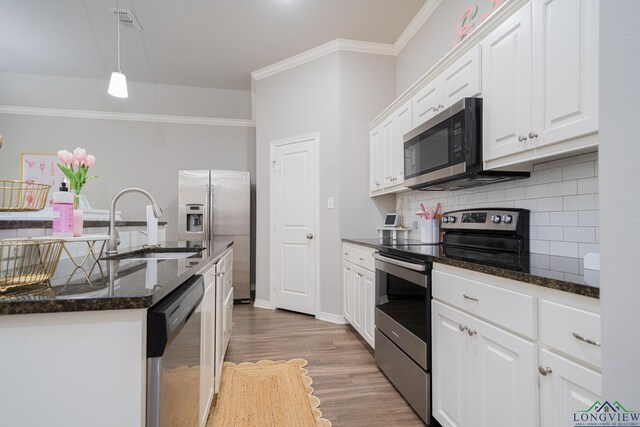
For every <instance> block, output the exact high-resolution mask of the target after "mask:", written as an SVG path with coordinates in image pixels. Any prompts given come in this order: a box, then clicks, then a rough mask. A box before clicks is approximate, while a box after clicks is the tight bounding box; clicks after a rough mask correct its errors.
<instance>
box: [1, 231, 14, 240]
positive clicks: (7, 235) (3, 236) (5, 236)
mask: <svg viewBox="0 0 640 427" xmlns="http://www.w3.org/2000/svg"><path fill="white" fill-rule="evenodd" d="M16 237H18V233H17V230H0V240H2V239H14V238H16Z"/></svg>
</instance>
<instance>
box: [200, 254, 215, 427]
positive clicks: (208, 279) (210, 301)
mask: <svg viewBox="0 0 640 427" xmlns="http://www.w3.org/2000/svg"><path fill="white" fill-rule="evenodd" d="M215 271H216V267H215V265H213V266H211V268H209V270H207V271H206V272H204V273H203V276H204V280H205V290H204V297H203V298H202V307H201V320H202V339H201V341H202V342H201V346H200V418H199V419H200V425H201V426H205V425H206V423H207V415H208V414H209V408H210V407H211V402H212V401H213V395H214V376H215V322H216V287H215Z"/></svg>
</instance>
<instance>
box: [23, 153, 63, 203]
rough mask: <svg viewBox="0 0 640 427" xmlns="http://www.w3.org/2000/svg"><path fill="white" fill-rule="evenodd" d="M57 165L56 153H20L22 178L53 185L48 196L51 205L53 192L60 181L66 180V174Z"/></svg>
mask: <svg viewBox="0 0 640 427" xmlns="http://www.w3.org/2000/svg"><path fill="white" fill-rule="evenodd" d="M57 165H58V156H57V155H56V154H36V153H22V154H20V180H22V181H33V182H37V183H39V184H48V185H50V186H51V188H50V189H49V196H48V197H47V206H51V203H52V202H53V192H54V191H58V187H60V183H61V182H62V181H64V180H65V176H64V174H63V173H62V171H61V170H60V168H58V166H57Z"/></svg>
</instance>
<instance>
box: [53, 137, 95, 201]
mask: <svg viewBox="0 0 640 427" xmlns="http://www.w3.org/2000/svg"><path fill="white" fill-rule="evenodd" d="M58 160H60V162H61V163H59V164H58V167H59V168H60V170H61V171H62V173H64V176H66V177H67V179H68V180H69V187H70V188H71V191H73V192H74V193H75V197H74V207H75V208H76V209H78V196H79V195H80V190H82V187H83V186H84V185H85V184H86V183H87V179H89V178H97V176H88V175H87V172H88V171H89V168H90V167H91V166H93V165H94V164H95V163H96V157H95V156H93V155H91V154H87V150H85V149H84V148H80V147H78V148H76V149H75V150H73V153H71V152H69V151H67V150H60V151H58Z"/></svg>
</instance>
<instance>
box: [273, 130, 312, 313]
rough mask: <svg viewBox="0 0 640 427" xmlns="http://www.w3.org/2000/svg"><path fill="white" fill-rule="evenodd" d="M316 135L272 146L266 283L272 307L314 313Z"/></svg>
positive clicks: (276, 143) (280, 142)
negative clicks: (270, 204) (269, 244)
mask: <svg viewBox="0 0 640 427" xmlns="http://www.w3.org/2000/svg"><path fill="white" fill-rule="evenodd" d="M317 139H318V138H317V136H311V137H300V138H295V139H290V140H286V141H279V142H274V143H273V144H272V150H271V153H272V157H271V161H272V162H271V165H272V172H271V175H272V179H271V183H272V186H271V195H272V206H273V209H272V218H271V232H272V253H271V278H272V280H271V282H272V290H273V296H274V301H273V305H274V306H275V307H276V308H284V309H287V310H293V311H297V312H301V313H307V314H316V250H317V249H316V241H317V239H316V236H315V234H316V231H317V230H316V203H317V202H316V201H317V194H316V188H317V187H316V185H317V169H316V143H317Z"/></svg>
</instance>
